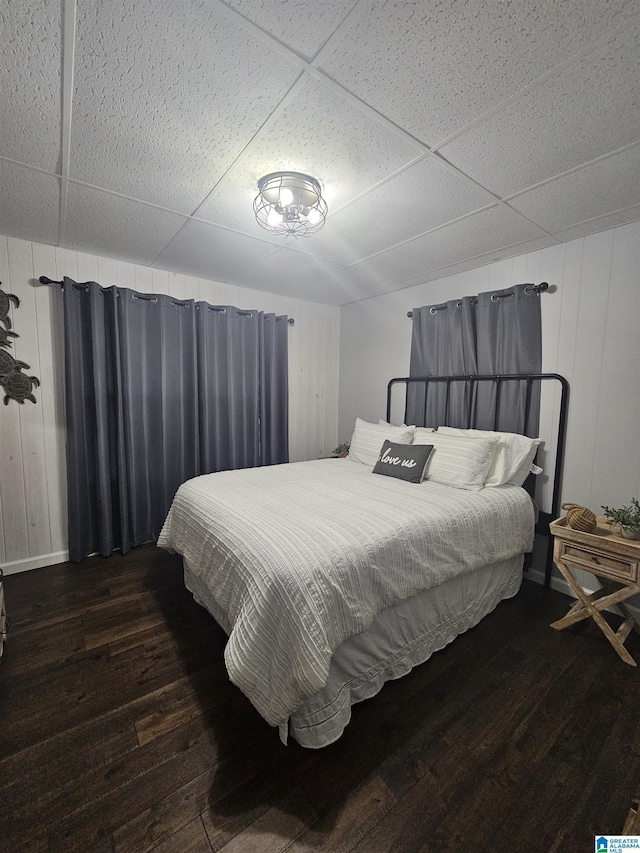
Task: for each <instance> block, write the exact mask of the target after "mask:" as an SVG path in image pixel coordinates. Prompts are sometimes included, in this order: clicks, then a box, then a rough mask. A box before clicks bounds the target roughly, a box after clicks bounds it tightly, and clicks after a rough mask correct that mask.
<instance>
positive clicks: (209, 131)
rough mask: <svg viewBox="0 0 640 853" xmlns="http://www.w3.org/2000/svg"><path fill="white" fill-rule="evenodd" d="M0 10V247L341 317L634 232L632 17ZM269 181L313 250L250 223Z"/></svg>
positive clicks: (612, 9)
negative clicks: (308, 303)
mask: <svg viewBox="0 0 640 853" xmlns="http://www.w3.org/2000/svg"><path fill="white" fill-rule="evenodd" d="M63 5H64V14H63ZM0 7H1V8H0V26H2V36H3V41H2V53H1V55H0V109H1V112H0V158H3V157H4V160H1V159H0V162H1V163H2V166H1V167H0V182H1V185H0V191H2V199H1V205H0V206H1V208H2V209H1V211H0V226H1V227H0V230H2V231H5V232H6V233H7V234H9V235H15V236H18V237H21V238H24V239H31V240H36V241H39V242H45V243H48V242H51V243H53V244H54V245H57V244H58V240H61V245H63V246H72V247H73V248H77V249H81V250H82V251H84V252H89V253H92V254H97V255H106V256H109V257H120V258H123V259H125V260H131V261H135V262H137V263H141V264H145V263H146V264H149V265H153V266H157V267H165V268H166V269H170V270H173V271H175V272H180V273H186V274H191V275H195V276H198V277H201V278H206V279H211V280H214V281H216V280H217V281H226V282H229V283H230V284H239V285H245V286H248V287H252V288H255V289H259V288H260V289H266V290H270V291H272V292H274V293H282V294H287V295H291V296H299V297H300V298H303V299H304V298H307V299H312V300H314V301H319V302H328V303H331V304H338V305H340V304H344V303H345V302H348V301H353V300H354V299H358V298H366V297H367V295H371V294H372V293H381V292H388V291H391V290H393V289H397V288H405V287H407V286H409V285H411V284H414V283H419V282H423V281H431V280H433V279H434V278H438V277H441V276H443V275H447V274H449V272H454V271H458V270H460V269H469V268H471V267H473V266H474V265H476V266H479V265H482V264H485V263H489V262H491V261H492V260H493V259H495V258H497V257H506V256H510V255H511V254H515V253H517V252H526V251H530V250H531V249H532V248H535V247H536V246H543V245H553V244H556V243H557V242H559V241H560V240H568V239H572V238H574V237H579V236H580V235H581V234H588V233H592V232H594V231H598V230H603V229H605V228H609V227H612V226H614V225H617V224H620V223H624V222H630V221H633V220H634V219H639V218H640V205H638V173H639V169H638V165H639V164H638V157H637V150H636V149H635V148H634V150H633V151H632V150H631V148H632V147H633V146H635V145H637V144H638V141H639V140H640V108H639V100H640V68H639V55H640V50H639V48H640V2H639V0H488V2H479V0H183V2H180V3H176V2H174V0H132V2H131V0H108V2H105V0H102V2H101V0H64V4H63V2H62V0H31V2H27V0H9V2H5V3H4V5H3V4H2V3H1V2H0ZM309 62H311V63H318V65H317V67H316V65H314V64H311V65H310V64H309ZM319 69H322V70H319ZM64 80H66V81H67V82H69V81H70V85H69V86H68V88H66V89H65V90H64V91H63V81H64ZM61 141H62V142H63V143H64V144H65V150H62V145H61ZM67 142H68V146H67V145H66V143H67ZM427 145H429V146H434V145H435V146H436V147H437V146H440V147H441V148H442V151H441V152H440V153H441V155H442V158H443V159H441V160H440V161H438V160H437V159H436V158H435V157H434V152H430V151H429V150H428V148H427V147H426V146H427ZM444 158H446V160H449V161H450V162H449V163H446V162H445V160H444ZM14 160H15V161H18V162H25V161H26V162H27V163H29V164H30V165H35V166H38V167H39V168H40V169H42V172H35V171H34V170H33V169H24V168H19V167H17V166H16V164H15V163H14V164H13V165H12V164H11V161H14ZM67 166H68V169H69V176H70V178H71V180H70V182H69V184H68V194H67V193H65V192H63V193H62V194H61V193H60V192H59V189H60V186H62V188H63V189H64V188H65V187H67V181H66V180H65V178H66V174H65V175H64V176H63V177H62V182H60V179H61V170H62V168H65V169H66V168H67ZM278 170H291V171H300V172H305V173H308V174H310V175H312V176H314V177H315V178H317V179H318V180H319V181H320V183H321V185H322V189H323V195H324V196H325V197H326V199H327V202H328V205H329V216H328V219H327V223H326V225H325V227H324V228H323V229H322V230H321V231H319V232H318V233H317V234H314V235H312V236H311V237H309V238H308V239H304V240H296V241H294V240H292V239H286V240H285V239H284V238H281V237H275V236H272V235H269V234H268V233H267V232H266V231H263V230H262V229H261V228H260V227H259V226H258V224H257V223H256V221H255V219H254V215H253V199H254V197H255V195H256V193H257V182H258V179H259V178H261V177H262V176H264V175H265V174H268V173H269V172H273V171H278ZM74 181H79V182H80V184H77V183H75V182H74ZM83 184H84V185H83ZM86 185H90V186H86ZM109 190H110V191H111V192H109ZM499 198H505V199H507V200H509V199H510V200H511V201H512V202H513V207H509V204H508V203H507V204H502V203H500V202H499V201H498V199H499ZM145 201H146V202H149V204H144V203H143V202H145ZM520 211H521V212H520ZM191 217H192V218H191ZM58 218H59V219H60V225H61V227H59V225H58ZM185 223H186V224H185ZM183 226H184V227H183ZM216 226H220V227H216ZM545 229H546V230H545ZM549 229H552V230H553V233H549Z"/></svg>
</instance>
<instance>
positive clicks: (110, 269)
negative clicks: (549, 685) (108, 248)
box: [97, 257, 118, 287]
mask: <svg viewBox="0 0 640 853" xmlns="http://www.w3.org/2000/svg"><path fill="white" fill-rule="evenodd" d="M97 281H98V283H99V284H101V285H102V286H103V287H112V286H113V285H114V284H116V285H117V284H118V264H117V262H116V261H115V260H114V259H113V258H100V257H99V258H98V278H97Z"/></svg>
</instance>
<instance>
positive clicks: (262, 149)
mask: <svg viewBox="0 0 640 853" xmlns="http://www.w3.org/2000/svg"><path fill="white" fill-rule="evenodd" d="M415 157H416V149H415V147H414V146H413V145H411V144H409V143H407V142H405V141H404V140H402V139H400V138H399V137H398V136H397V135H396V134H395V133H393V132H392V131H390V130H388V129H387V128H386V127H384V126H383V125H381V124H379V123H378V122H377V121H375V120H374V119H372V118H369V117H368V116H366V115H364V114H363V113H361V112H359V111H358V110H354V109H353V107H352V106H351V105H350V104H348V103H347V102H346V101H345V100H344V99H343V98H341V97H340V96H339V95H337V94H336V93H335V92H334V91H333V90H332V89H328V88H327V87H325V86H324V85H323V84H322V83H319V82H317V81H315V80H311V79H310V80H308V81H307V82H306V84H305V85H304V86H303V87H302V89H301V90H300V91H299V92H298V93H297V95H296V97H295V98H293V99H292V100H291V102H290V103H288V104H287V106H286V107H285V109H284V110H283V111H282V113H281V114H280V115H279V116H278V119H277V121H275V122H271V123H270V124H269V126H268V128H265V130H264V131H263V132H262V133H261V134H260V136H259V137H258V138H257V139H255V140H254V141H253V142H252V143H251V145H250V146H249V147H248V148H247V150H246V151H245V152H244V154H243V155H242V157H240V158H239V159H238V160H237V161H236V162H235V163H234V165H233V166H232V167H231V169H229V171H228V172H227V174H226V175H225V176H224V178H223V180H222V181H221V182H220V183H219V184H218V186H217V187H216V192H215V195H213V197H212V198H210V199H208V200H207V201H206V202H205V203H204V204H203V205H202V207H201V208H200V209H199V210H198V217H202V218H203V219H208V220H211V221H212V222H214V223H216V224H218V225H224V226H226V227H228V228H237V229H239V230H241V231H245V232H246V233H248V234H252V233H258V232H259V231H260V226H259V225H258V224H257V223H256V221H255V218H254V215H253V199H254V198H255V196H256V194H257V191H258V186H257V184H258V179H259V178H261V177H263V176H264V175H266V174H269V173H270V172H277V171H280V170H287V171H293V172H303V173H304V174H308V175H311V176H312V177H314V178H316V179H317V180H318V181H319V182H320V184H321V186H322V195H323V196H324V198H325V200H326V201H327V204H328V205H329V216H331V210H332V209H335V208H336V207H340V206H341V205H343V204H345V203H346V202H347V201H350V200H351V199H352V198H353V197H354V196H356V195H359V194H360V193H362V192H364V190H366V189H368V188H369V187H370V186H371V185H372V184H375V183H377V182H378V181H380V180H382V179H383V178H384V177H386V176H387V175H388V174H389V173H390V172H393V171H396V170H397V169H399V168H400V167H401V166H404V165H406V164H407V163H409V162H411V161H412V160H414V159H415ZM266 233H267V232H263V234H265V235H266Z"/></svg>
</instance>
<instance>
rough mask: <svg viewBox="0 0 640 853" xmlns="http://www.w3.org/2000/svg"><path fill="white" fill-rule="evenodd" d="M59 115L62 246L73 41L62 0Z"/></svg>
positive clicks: (67, 3)
mask: <svg viewBox="0 0 640 853" xmlns="http://www.w3.org/2000/svg"><path fill="white" fill-rule="evenodd" d="M63 3H64V5H63V13H62V14H63V34H62V115H61V133H60V137H61V138H60V220H59V222H58V245H59V246H62V245H64V240H65V232H66V228H67V201H68V196H69V169H70V163H71V120H72V113H73V70H74V63H75V41H76V11H77V9H76V0H63Z"/></svg>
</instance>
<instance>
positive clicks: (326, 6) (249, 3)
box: [226, 0, 356, 60]
mask: <svg viewBox="0 0 640 853" xmlns="http://www.w3.org/2000/svg"><path fill="white" fill-rule="evenodd" d="M226 3H227V5H228V6H231V8H232V9H235V10H236V11H238V12H240V14H241V15H244V17H245V18H248V19H249V20H250V21H252V22H253V23H254V24H257V25H258V26H259V27H260V28H261V29H262V30H265V32H267V33H269V35H271V36H272V37H273V38H274V39H277V40H278V41H279V42H282V43H283V44H286V45H288V46H289V47H290V48H292V49H293V50H295V51H296V52H297V53H298V54H300V56H302V57H304V58H305V59H307V60H311V59H313V57H314V56H315V55H316V54H317V53H318V51H319V50H320V48H321V47H322V46H323V44H324V43H325V42H326V41H327V39H328V38H329V36H330V35H331V34H332V33H333V31H334V30H335V29H336V27H338V26H339V24H340V23H341V21H342V20H343V19H344V18H345V17H346V16H347V14H348V13H349V11H350V10H351V9H352V8H353V6H354V5H355V3H356V0H322V2H321V3H318V0H295V2H291V0H226Z"/></svg>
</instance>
